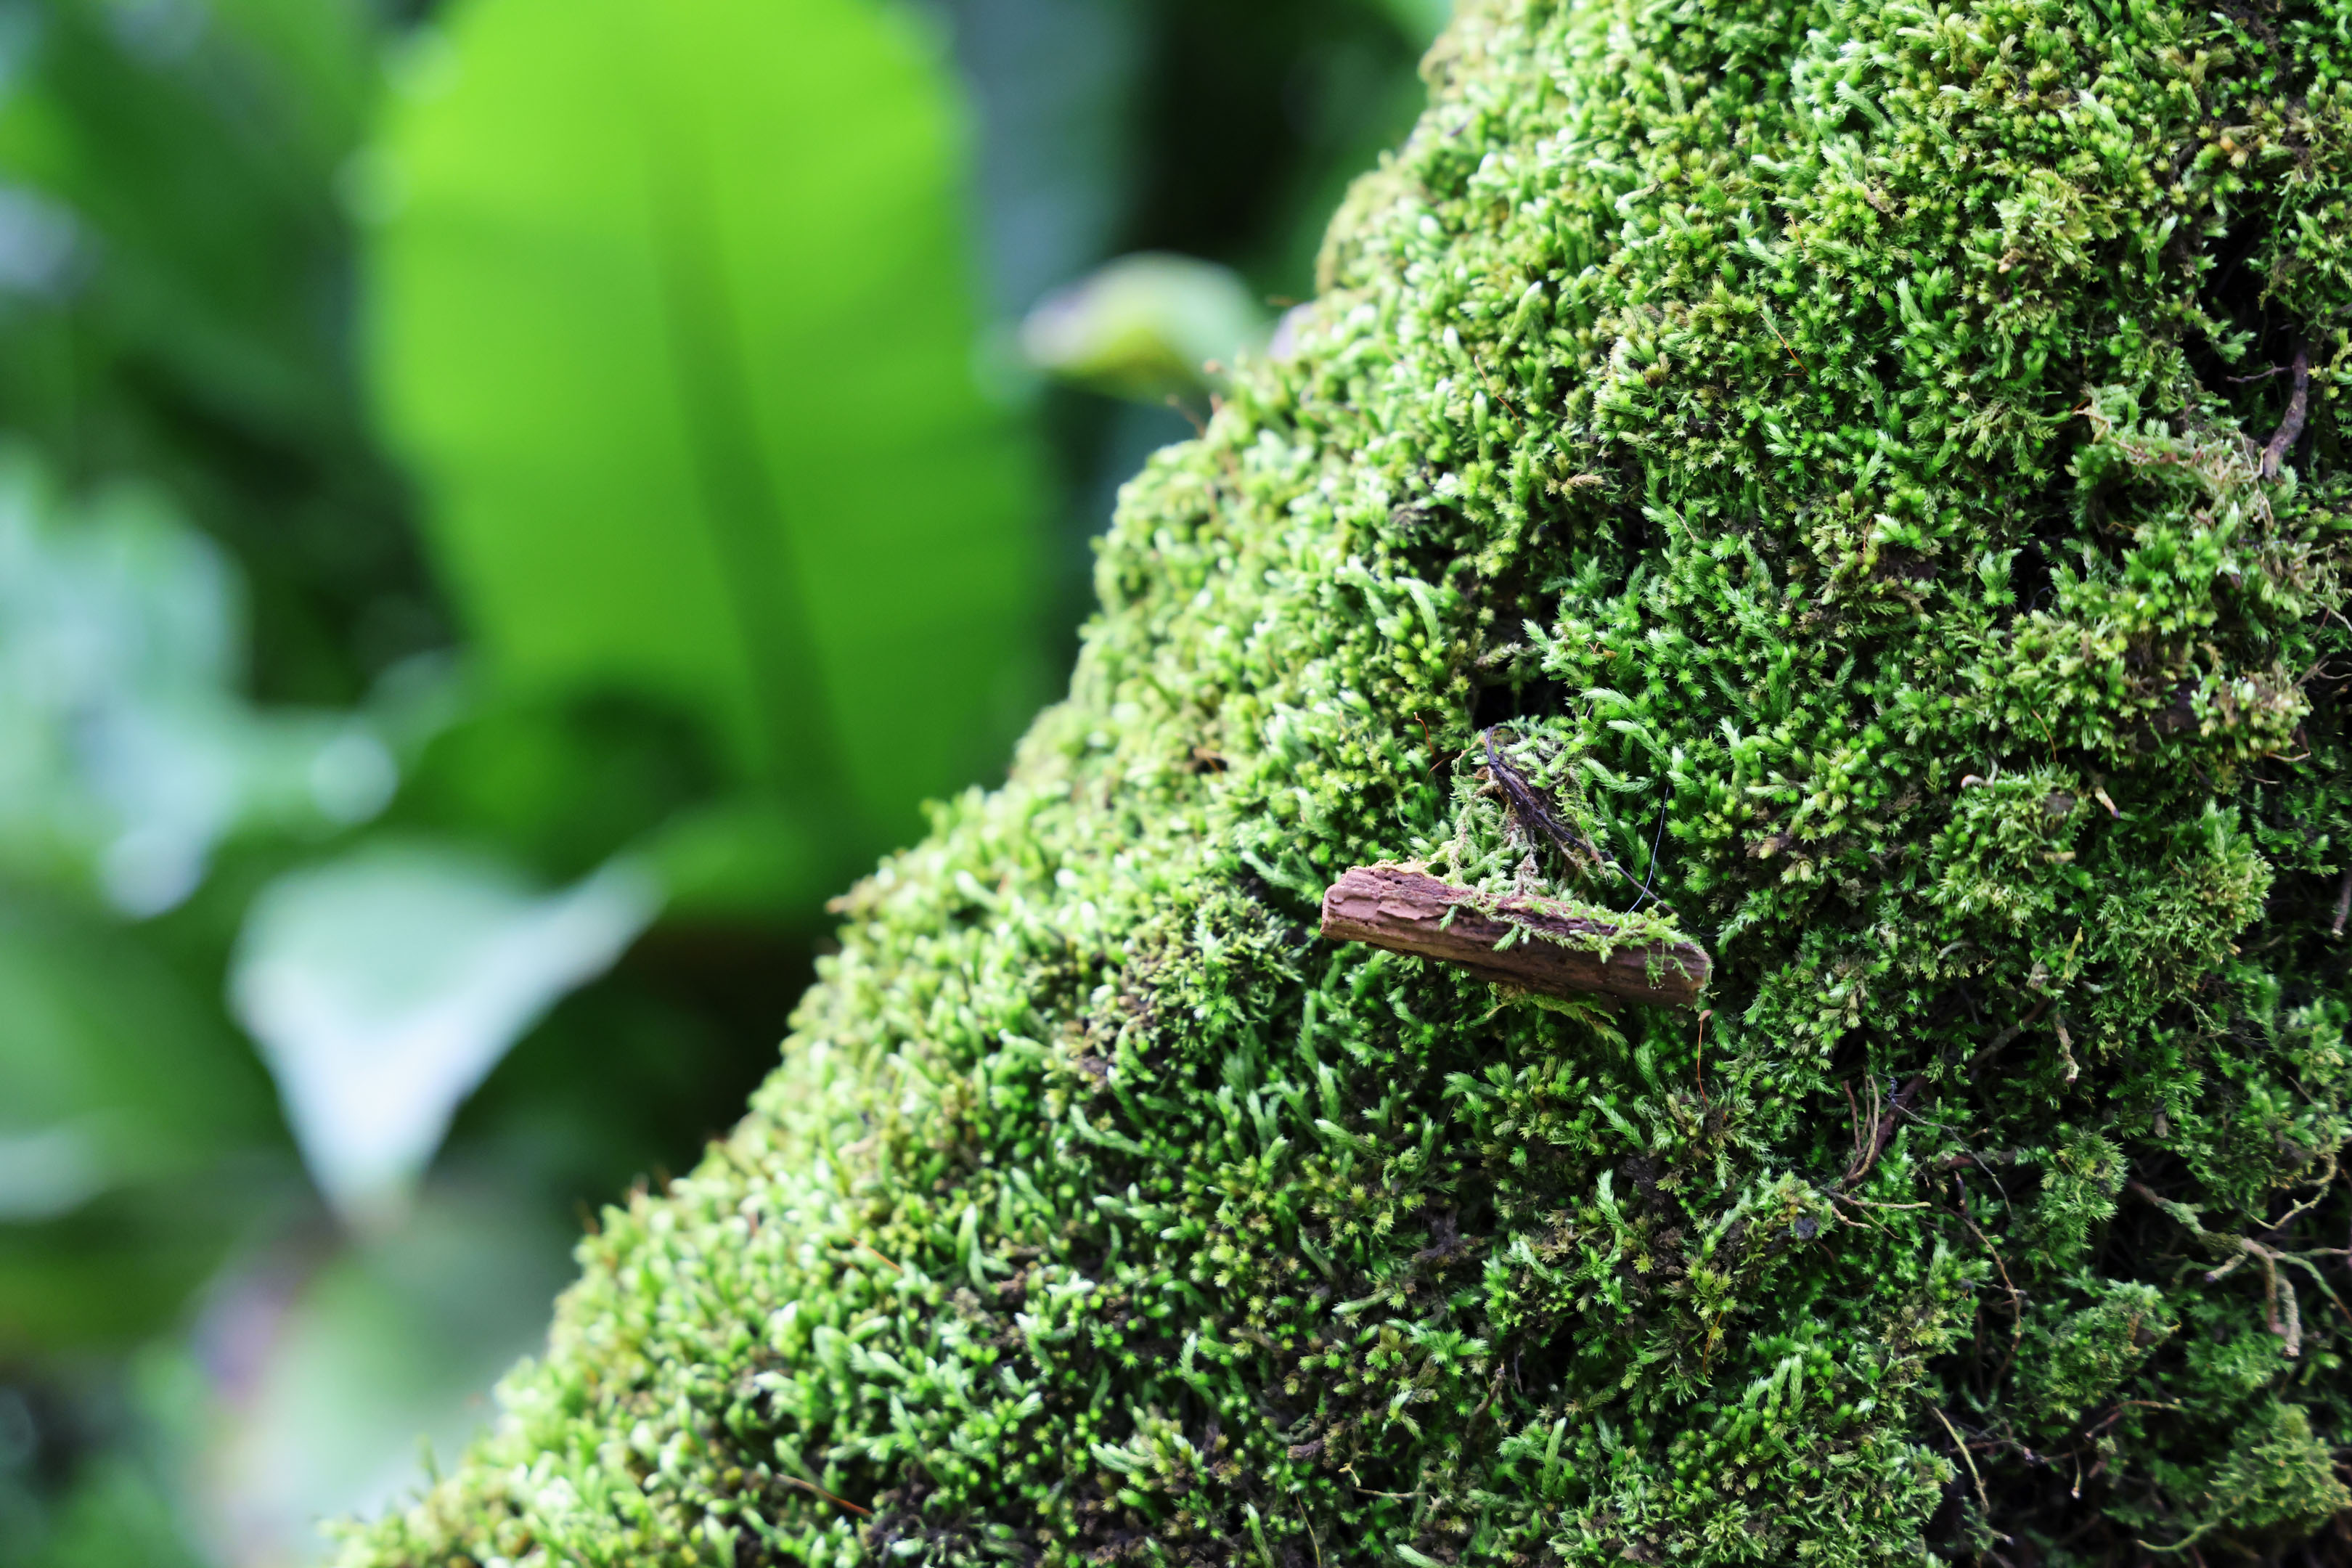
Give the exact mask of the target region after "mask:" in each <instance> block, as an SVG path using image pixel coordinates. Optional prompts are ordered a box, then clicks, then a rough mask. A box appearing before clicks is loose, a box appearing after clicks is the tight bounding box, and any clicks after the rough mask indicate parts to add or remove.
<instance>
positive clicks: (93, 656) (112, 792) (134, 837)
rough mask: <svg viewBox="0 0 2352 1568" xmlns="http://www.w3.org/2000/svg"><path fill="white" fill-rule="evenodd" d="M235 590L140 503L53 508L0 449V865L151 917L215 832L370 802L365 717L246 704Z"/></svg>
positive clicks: (204, 858)
mask: <svg viewBox="0 0 2352 1568" xmlns="http://www.w3.org/2000/svg"><path fill="white" fill-rule="evenodd" d="M243 585H244V584H243V582H242V579H241V578H240V576H239V574H238V573H237V571H236V567H235V565H234V564H233V563H231V562H230V561H229V560H228V559H227V557H226V555H225V554H224V552H222V551H221V549H220V547H219V546H218V545H216V544H215V543H214V542H212V541H211V540H209V539H207V538H206V537H205V536H204V535H203V534H200V533H198V532H196V531H194V529H192V528H190V527H188V525H187V524H185V523H184V522H183V521H180V519H179V518H178V517H177V516H176V515H175V514H174V513H173V511H172V510H170V509H169V508H167V507H165V506H163V505H162V504H161V503H160V502H159V501H158V500H156V498H155V497H153V496H152V494H149V493H146V492H143V491H139V490H131V489H121V488H118V489H114V490H112V491H110V492H109V493H107V494H105V495H103V496H100V498H98V499H97V500H94V501H92V502H89V503H88V504H85V505H81V506H74V507H68V506H65V505H62V504H60V503H59V502H58V500H56V498H55V497H53V496H52V495H51V494H50V493H49V491H48V488H47V485H46V484H45V483H44V482H43V479H42V477H41V476H40V474H39V473H38V472H37V469H36V466H35V465H34V464H33V463H32V462H31V461H30V460H29V459H28V458H26V457H25V456H24V455H23V454H21V453H6V454H0V868H5V869H6V870H8V871H9V872H11V873H13V874H15V875H16V876H17V877H19V878H27V879H39V880H44V881H48V882H52V883H59V884H63V885H67V886H70V887H75V888H77V889H85V890H97V891H100V892H102V893H103V894H104V895H105V897H106V899H107V900H108V901H109V902H110V903H111V904H112V905H113V906H114V907H115V908H116V909H118V910H122V911H124V912H126V913H129V914H133V915H142V916H144V915H152V914H155V913H158V912H160V911H162V910H167V909H170V908H172V907H173V906H174V905H176V904H178V903H179V902H181V900H184V899H185V898H186V897H187V896H188V894H189V893H190V892H192V891H194V889H195V887H196V885H197V884H198V883H199V882H200V881H201V880H202V879H203V878H204V874H205V868H206V866H207V863H208V861H209V859H210V858H211V855H212V853H213V850H214V848H215V846H217V845H218V844H219V842H220V841H221V840H222V839H223V838H224V837H226V836H227V835H228V834H230V833H231V832H233V831H236V830H237V829H240V828H252V827H262V826H267V827H270V828H275V829H277V830H278V831H281V832H283V831H288V830H292V831H293V832H296V833H301V832H304V831H311V832H320V831H324V830H327V829H330V828H333V827H339V826H348V825H350V824H352V823H353V822H356V821H359V820H362V819H363V818H365V817H367V816H373V814H374V813H375V812H377V811H378V810H380V809H382V807H383V805H384V803H385V801H386V799H387V798H388V797H389V796H390V795H391V794H392V790H393V786H394V783H395V782H396V779H397V767H396V765H395V763H394V759H393V756H392V753H391V752H390V750H389V748H387V747H386V746H385V744H384V743H383V741H382V740H381V739H380V738H378V736H377V735H376V734H375V732H374V731H373V729H372V728H371V727H370V726H369V725H368V724H367V723H366V721H362V720H360V719H357V718H354V717H352V716H350V715H346V714H340V713H328V712H316V711H309V712H306V711H300V710H292V711H289V710H259V709H257V708H255V707H254V706H253V705H252V704H250V703H248V702H247V701H246V700H245V698H244V696H243V694H242V692H241V691H240V690H239V688H240V687H241V685H242V684H243V679H244V673H245V672H244V669H243V664H244V653H245V649H244V633H245V624H244V621H245V616H244V610H245V604H244V597H243V592H242V590H243Z"/></svg>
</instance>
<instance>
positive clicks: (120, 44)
mask: <svg viewBox="0 0 2352 1568" xmlns="http://www.w3.org/2000/svg"><path fill="white" fill-rule="evenodd" d="M377 26H378V22H377V16H376V8H375V6H374V5H371V4H370V3H369V0H15V3H13V4H11V5H8V6H7V7H6V8H5V12H0V423H5V425H6V426H8V427H9V428H11V429H12V430H14V431H17V432H21V433H22V434H24V435H25V436H26V437H28V438H29V439H31V440H32V441H34V442H35V443H36V444H37V446H38V447H40V448H41V449H42V450H43V452H44V453H45V454H46V455H47V457H48V458H50V459H51V461H52V463H53V464H54V465H55V466H56V468H58V471H59V472H60V473H61V474H62V475H63V476H64V477H65V478H66V479H67V480H68V483H70V484H72V485H74V486H76V487H79V486H81V485H84V484H88V483H90V482H94V481H99V480H104V479H112V478H115V477H119V476H122V475H136V476H138V477H139V478H140V479H142V480H144V481H146V482H148V483H151V484H154V485H158V486H161V487H163V489H166V490H168V491H169V492H170V493H171V494H172V495H173V497H174V499H175V500H177V501H178V502H179V503H180V504H181V505H182V506H184V508H186V509H187V510H189V512H190V513H191V514H192V515H193V516H194V519H195V521H197V522H198V523H200V524H201V525H202V526H203V527H204V528H205V529H206V530H207V531H210V532H212V533H213V534H214V535H215V537H217V538H219V539H220V540H222V541H223V542H226V543H227V544H229V545H230V546H231V547H232V548H233V549H234V551H235V552H236V555H237V556H238V558H239V559H240V561H241V562H242V563H244V566H245V568H246V571H247V575H248V576H249V577H250V578H251V580H252V582H253V584H254V585H255V590H256V592H255V598H256V612H257V625H258V630H259V634H260V636H259V649H260V655H261V657H260V658H258V659H257V676H258V678H259V680H260V683H261V687H262V689H263V692H264V694H265V695H267V696H269V697H271V698H275V699H279V700H283V699H288V698H291V699H294V700H303V701H312V702H330V703H342V702H348V701H350V700H352V699H354V698H356V697H357V696H358V695H359V693H360V691H361V690H362V689H363V687H364V684H365V681H366V679H367V678H368V677H369V676H370V675H371V674H373V672H374V671H375V670H376V669H378V668H382V667H383V665H384V664H386V663H389V662H390V661H391V660H392V659H394V658H397V657H400V656H403V655H404V654H406V653H409V652H413V651H415V650H416V649H418V648H420V647H429V646H431V645H432V644H433V643H435V642H436V641H438V640H440V637H441V633H440V631H439V629H438V621H437V616H436V612H435V611H434V609H433V608H432V607H431V605H429V603H428V602H427V599H426V595H425V584H424V582H423V579H422V575H421V573H420V571H419V563H418V562H417V559H416V556H415V552H414V551H413V549H412V546H411V543H410V541H409V539H408V537H407V535H406V531H405V529H404V518H403V515H402V507H401V502H400V497H399V493H398V490H397V488H396V487H395V485H394V483H393V481H392V477H391V475H390V473H389V471H388V469H387V468H386V467H385V465H384V464H383V462H382V461H381V459H380V458H378V457H377V456H376V453H375V450H374V447H373V442H372V438H371V437H370V436H369V434H368V432H367V431H366V430H365V428H364V426H363V423H362V418H361V416H360V408H359V403H358V399H357V397H356V396H355V387H354V379H353V377H352V375H351V374H350V370H349V353H348V349H349V341H348V340H349V337H350V331H349V322H350V319H351V308H350V293H351V280H350V248H351V247H350V235H349V227H348V222H347V219H346V217H345V216H344V213H343V211H342V208H341V203H340V201H339V199H338V196H337V175H338V172H339V171H340V170H341V169H342V168H343V166H344V165H345V163H347V161H348V159H349V156H350V153H351V150H352V145H353V143H354V140H355V138H356V136H357V134H358V132H359V129H360V127H361V126H362V123H363V122H364V121H366V119H367V118H368V116H369V113H370V109H371V105H372V103H373V99H374V96H375V92H376V82H377V74H378V73H377V66H376V59H375V52H376V32H377Z"/></svg>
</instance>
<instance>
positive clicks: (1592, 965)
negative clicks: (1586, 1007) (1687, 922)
mask: <svg viewBox="0 0 2352 1568" xmlns="http://www.w3.org/2000/svg"><path fill="white" fill-rule="evenodd" d="M1482 905H1483V906H1484V907H1482ZM1448 914H1451V915H1452V916H1453V919H1452V920H1451V921H1448V920H1447V919H1446V916H1447V915H1448ZM1618 931H1619V928H1618V927H1616V926H1614V925H1612V924H1611V923H1609V922H1608V921H1601V920H1595V919H1593V918H1592V917H1591V916H1590V915H1582V914H1570V913H1569V912H1568V911H1567V910H1565V909H1563V908H1562V907H1561V906H1559V905H1558V904H1555V903H1552V902H1550V901H1549V900H1544V899H1510V898H1507V899H1496V900H1482V899H1481V898H1480V897H1479V896H1478V895H1477V894H1475V893H1474V892H1472V891H1471V890H1470V889H1467V888H1457V887H1455V886H1454V884H1453V883H1451V882H1446V881H1441V880H1440V879H1437V878H1435V877H1433V876H1430V875H1429V874H1427V873H1426V872H1423V871H1416V870H1414V869H1412V868H1410V867H1406V866H1390V865H1379V866H1358V867H1355V868H1352V869H1350V870H1349V871H1348V872H1347V873H1346V874H1345V875H1344V876H1342V877H1341V878H1340V879H1339V880H1338V881H1336V882H1334V883H1332V884H1331V886H1330V887H1329V888H1328V889H1326V890H1325V892H1324V894H1323V934H1324V935H1325V936H1327V937H1328V938H1330V939H1331V940H1332V941H1334V942H1370V944H1371V945H1372V946H1374V947H1384V948H1387V949H1388V950H1389V951H1390V952H1410V953H1416V954H1418V955H1420V956H1421V957H1423V958H1433V959H1436V960H1437V961H1438V962H1439V963H1451V964H1455V965H1458V966H1459V967H1461V968H1464V969H1466V970H1468V971H1470V972H1471V973H1474V974H1476V975H1479V976H1481V977H1482V978H1484V979H1487V980H1492V981H1496V982H1497V983H1498V984H1504V985H1516V986H1517V987H1518V988H1519V989H1520V990H1522V991H1540V992H1543V993H1544V994H1547V995H1552V996H1595V995H1597V996H1607V997H1612V998H1614V999H1615V1000H1617V1001H1621V1002H1638V1003H1640V1004H1642V1005H1645V1006H1651V1007H1687V1006H1689V1005H1691V1004H1692V1003H1693V1002H1695V1001H1696V1000H1697V999H1698V994H1699V992H1700V990H1701V989H1702V988H1703V987H1705V985H1706V981H1707V976H1708V974H1709V973H1712V972H1713V970H1714V967H1715V966H1714V964H1713V963H1711V962H1709V960H1708V958H1707V956H1706V950H1705V949H1703V948H1701V947H1700V946H1699V945H1698V944H1697V943H1696V942H1675V943H1673V944H1672V945H1670V946H1667V947H1663V948H1660V947H1618V948H1615V949H1614V950H1613V951H1612V952H1610V954H1609V956H1608V957H1607V958H1606V959H1604V958H1602V957H1601V954H1600V952H1598V951H1596V949H1597V948H1598V947H1599V946H1601V944H1602V943H1605V942H1608V941H1609V940H1610V939H1612V938H1613V937H1615V936H1616V935H1617V934H1618ZM1514 933H1516V935H1514ZM1506 938H1510V939H1511V942H1510V945H1509V946H1508V947H1502V946H1501V945H1500V944H1501V943H1502V942H1504V940H1505V939H1506ZM1498 949H1499V951H1498ZM1653 972H1654V973H1653Z"/></svg>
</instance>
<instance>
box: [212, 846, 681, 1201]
mask: <svg viewBox="0 0 2352 1568" xmlns="http://www.w3.org/2000/svg"><path fill="white" fill-rule="evenodd" d="M660 901H661V899H660V893H659V889H658V888H657V887H656V885H655V883H654V881H653V879H652V878H651V877H650V876H649V875H647V874H646V872H645V871H644V870H643V869H641V868H638V867H637V866H636V865H635V864H634V863H632V862H627V861H619V862H615V863H614V864H611V865H608V866H607V867H605V868H604V869H603V870H601V871H599V872H597V873H596V874H595V875H593V876H592V877H590V878H588V879H586V880H584V881H583V882H581V883H580V884H578V885H577V886H575V887H573V888H572V889H569V890H567V891H564V892H561V893H556V894H552V895H541V894H538V893H535V892H533V891H532V890H531V889H529V888H528V887H527V886H526V885H524V883H523V882H522V881H521V879H520V878H518V877H517V876H516V875H515V874H514V873H513V872H511V871H510V870H509V869H508V868H506V867H505V866H503V865H502V864H500V863H499V862H497V861H494V860H491V859H488V858H485V857H481V856H478V855H473V854H468V853H466V852H462V851H459V850H456V849H452V848H447V847H435V846H426V845H421V844H381V845H377V846H373V847H369V848H366V849H362V850H361V851H358V852H356V853H354V854H352V856H350V857H348V858H344V859H341V860H338V861H335V862H332V863H331V864H328V865H324V866H318V867H312V868H306V869H303V870H299V871H295V872H291V873H289V874H288V875H286V876H284V877H281V878H280V879H278V880H277V881H276V882H274V883H272V884H271V885H270V886H269V887H268V888H266V889H263V890H262V892H261V894H260V896H259V897H258V898H257V899H256V900H254V902H253V905H252V907H251V908H250V909H249V910H247V916H246V923H245V929H244V931H243V932H242V934H241V936H240V937H239V940H238V943H237V951H236V959H235V962H234V964H233V967H232V972H231V974H230V981H229V987H230V999H231V1001H232V1004H233V1005H234V1006H235V1008H236V1014H237V1016H238V1018H239V1020H240V1021H242V1022H243V1023H244V1025H245V1026H246V1028H247V1030H248V1031H250V1032H251V1034H252V1035H253V1037H254V1038H255V1039H256V1040H257V1042H259V1044H260V1047H261V1053H262V1057H263V1059H264V1060H266V1061H267V1062H268V1065H269V1069H270V1071H271V1073H272V1074H273V1075H274V1076H275V1077H276V1078H277V1080H278V1092H279V1094H280V1096H281V1098H282V1099H283V1100H284V1102H285V1106H286V1112H287V1116H288V1119H289V1121H290V1122H291V1123H292V1125H293V1129H294V1133H295V1137H296V1140H297V1141H298V1142H299V1143H300V1145H301V1148H302V1153H303V1157H304V1159H305V1160H306V1161H307V1162H308V1163H309V1164H310V1172H311V1174H312V1176H313V1177H314V1178H315V1179H316V1180H317V1181H318V1183H319V1185H320V1190H321V1191H323V1192H324V1193H325V1194H326V1195H327V1197H328V1199H329V1201H330V1202H331V1203H332V1204H333V1205H335V1208H336V1210H337V1211H338V1212H339V1213H340V1214H341V1215H343V1217H344V1219H345V1220H346V1221H347V1222H349V1223H352V1224H353V1225H356V1226H362V1227H371V1228H380V1227H382V1226H385V1225H387V1224H389V1223H391V1222H393V1221H395V1220H397V1219H398V1218H399V1217H400V1216H401V1215H402V1214H403V1213H404V1210H405V1208H406V1205H407V1203H408V1199H409V1196H410V1194H412V1192H413V1191H414V1189H415V1183H416V1180H417V1178H418V1177H419V1176H420V1175H422V1174H423V1173H424V1170H425V1166H426V1164H427V1163H429V1162H430V1161H431V1160H432V1157H433V1154H434V1152H435V1150H436V1149H437V1148H439V1146H440V1143H441V1140H442V1137H443V1135H444V1134H445V1133H446V1131H448V1127H449V1119H450V1117H451V1116H452V1115H453V1114H455V1112H456V1111H457V1107H458V1105H459V1104H460V1103H461V1102H462V1101H463V1100H465V1098H466V1096H467V1094H469V1093H470V1092H472V1090H473V1089H474V1087H475V1086H476V1085H477V1084H478V1083H480V1082H481V1080H482V1079H483V1077H484V1076H485V1075H486V1074H488V1072H489V1070H490V1068H492V1067H494V1066H496V1065H497V1063H498V1061H499V1058H501V1057H503V1056H504V1055H505V1054H506V1052H507V1049H508V1047H510V1046H512V1045H513V1044H514V1042H515V1041H516V1040H518V1039H519V1038H520V1037H522V1035H523V1034H524V1032H525V1031H526V1030H528V1029H529V1028H530V1026H531V1025H532V1024H534V1023H535V1022H537V1021H538V1019H539V1018H540V1016H541V1015H542V1014H544V1013H545V1012H546V1010H547V1009H548V1008H549V1007H550V1006H551V1005H553V1004H554V1003H555V1002H556V1001H557V1000H558V999H559V998H560V997H562V995H563V994H565V993H567V992H569V991H571V990H572V989H573V988H574V987H576V986H578V985H580V984H583V983H584V982H586V981H588V980H591V979H593V978H594V977H595V976H596V975H598V974H600V973H603V972H604V970H605V969H606V968H607V967H609V966H610V965H611V964H612V963H613V961H614V959H616V958H618V957H619V956H620V954H621V952H623V950H625V948H626V947H627V946H628V944H629V942H631V941H633V940H634V939H635V936H636V935H637V933H638V932H639V931H643V930H644V929H645V927H646V923H647V922H648V921H650V920H652V918H653V916H654V914H655V912H656V910H657V909H658V908H659V905H660Z"/></svg>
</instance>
